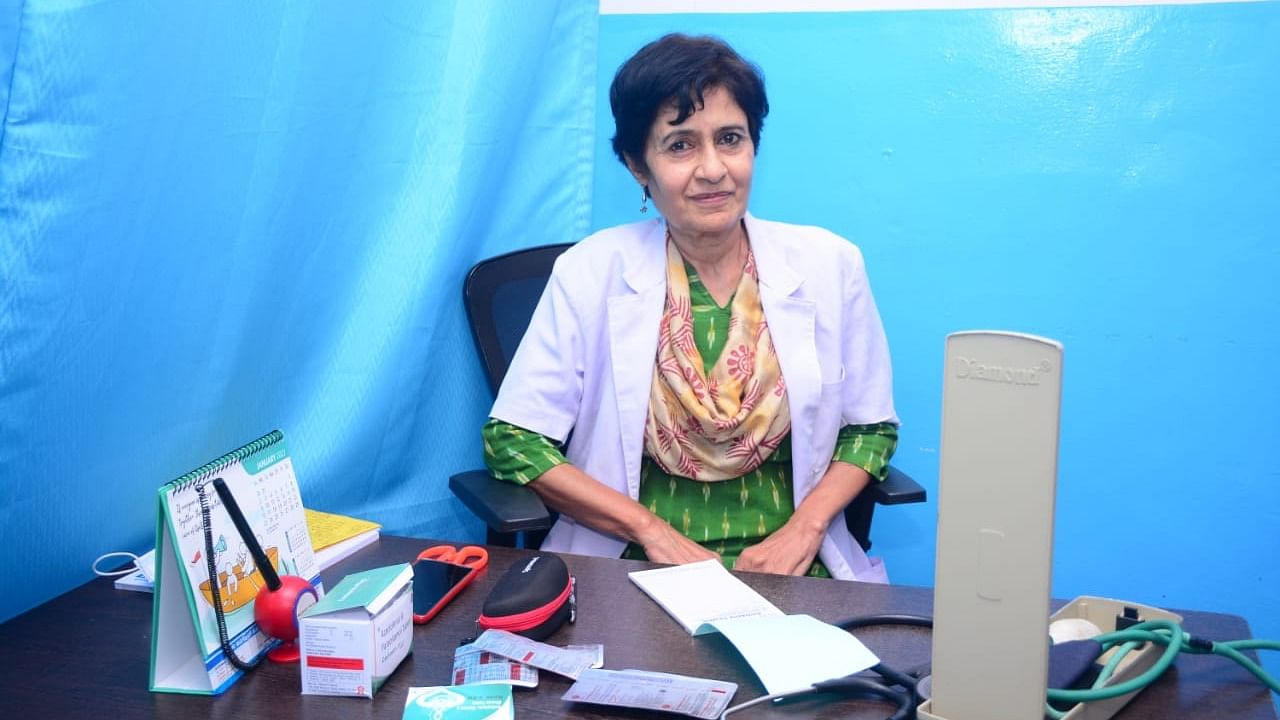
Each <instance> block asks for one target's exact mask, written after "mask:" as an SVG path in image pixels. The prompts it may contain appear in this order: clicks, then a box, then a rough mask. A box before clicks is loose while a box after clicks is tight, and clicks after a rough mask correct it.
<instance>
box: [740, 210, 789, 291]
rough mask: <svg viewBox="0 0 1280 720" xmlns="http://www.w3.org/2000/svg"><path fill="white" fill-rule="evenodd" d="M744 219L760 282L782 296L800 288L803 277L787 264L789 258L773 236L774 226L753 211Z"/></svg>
mask: <svg viewBox="0 0 1280 720" xmlns="http://www.w3.org/2000/svg"><path fill="white" fill-rule="evenodd" d="M744 220H745V221H746V224H747V237H748V238H750V240H751V252H752V253H754V254H755V256H756V272H757V274H758V275H759V276H760V284H761V285H763V286H764V287H766V288H768V289H770V290H772V291H774V292H775V293H777V294H778V295H780V296H787V295H791V294H792V293H794V292H795V291H796V290H797V289H799V287H800V282H801V281H802V280H803V277H802V276H801V275H800V274H799V273H797V272H796V271H794V270H792V269H791V266H790V265H788V264H787V258H786V256H785V255H784V254H783V253H782V248H781V246H780V245H779V244H778V241H777V238H775V237H774V236H773V232H772V231H773V227H772V226H770V225H769V224H768V223H764V222H761V221H760V220H757V219H756V218H755V216H754V215H752V214H751V213H747V214H746V216H745V218H744Z"/></svg>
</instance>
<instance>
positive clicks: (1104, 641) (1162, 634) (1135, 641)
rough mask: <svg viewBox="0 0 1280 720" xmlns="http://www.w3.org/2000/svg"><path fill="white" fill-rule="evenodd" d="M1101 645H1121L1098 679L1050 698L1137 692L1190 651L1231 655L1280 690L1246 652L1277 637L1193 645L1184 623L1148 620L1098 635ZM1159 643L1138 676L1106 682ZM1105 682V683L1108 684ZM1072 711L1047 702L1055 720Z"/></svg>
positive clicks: (1269, 646)
mask: <svg viewBox="0 0 1280 720" xmlns="http://www.w3.org/2000/svg"><path fill="white" fill-rule="evenodd" d="M1094 639H1095V640H1097V641H1098V642H1099V643H1100V644H1101V645H1102V649H1103V652H1106V651H1108V650H1110V649H1112V648H1115V647H1117V646H1119V647H1118V649H1117V650H1116V652H1115V653H1113V654H1112V656H1111V658H1110V659H1108V660H1107V663H1106V664H1105V665H1104V666H1103V668H1102V670H1101V671H1100V672H1099V673H1098V677H1097V679H1096V680H1095V681H1094V683H1093V687H1092V688H1089V689H1087V690H1064V689H1057V688H1054V689H1050V690H1049V691H1048V700H1049V702H1059V703H1072V704H1075V703H1082V702H1092V701H1095V700H1106V699H1108V698H1113V697H1118V696H1120V695H1126V694H1128V693H1131V692H1136V691H1138V690H1141V689H1142V688H1145V687H1146V686H1147V685H1150V684H1151V683H1152V682H1154V681H1155V680H1156V678H1158V677H1160V675H1161V674H1163V673H1164V671H1165V670H1167V669H1169V666H1170V665H1172V664H1173V661H1174V660H1175V659H1176V658H1177V656H1178V653H1180V652H1186V653H1191V654H1196V655H1205V654H1210V653H1212V654H1214V655H1220V656H1222V657H1226V658H1230V659H1231V660H1233V661H1235V662H1236V663H1237V664H1238V665H1240V666H1241V667H1243V668H1244V669H1246V670H1248V671H1249V672H1250V673H1252V674H1253V676H1254V677H1256V678H1257V679H1258V680H1259V681H1261V682H1262V683H1263V684H1264V685H1266V686H1267V687H1268V688H1270V689H1271V690H1272V691H1274V692H1277V693H1280V682H1278V681H1277V680H1276V679H1275V678H1273V677H1271V676H1270V675H1269V674H1267V672H1266V671H1265V670H1263V669H1262V666H1260V665H1259V664H1258V663H1256V662H1254V661H1253V660H1252V659H1250V658H1249V657H1247V656H1246V655H1244V653H1243V652H1241V651H1243V650H1280V642H1277V641H1275V640H1260V639H1252V638H1251V639H1247V640H1228V641H1224V642H1211V643H1209V644H1208V646H1206V645H1204V644H1203V643H1201V644H1199V645H1193V644H1192V643H1191V636H1190V635H1188V634H1187V633H1186V632H1185V631H1184V630H1183V629H1182V626H1181V625H1178V624H1177V623H1175V622H1173V621H1170V620H1163V619H1157V620H1146V621H1144V622H1140V623H1137V624H1135V625H1133V626H1131V627H1129V628H1126V629H1124V630H1117V631H1115V632H1111V633H1105V634H1103V635H1099V636H1098V637H1096V638H1094ZM1147 642H1151V643H1159V644H1161V645H1164V646H1165V650H1164V652H1163V653H1162V654H1161V655H1160V658H1159V659H1158V660H1156V662H1155V664H1153V665H1152V666H1151V667H1150V668H1148V669H1147V670H1146V671H1144V672H1143V673H1141V674H1139V675H1137V676H1136V677H1133V678H1130V679H1129V680H1126V681H1124V682H1121V683H1116V684H1115V685H1109V686H1105V684H1106V683H1107V681H1108V680H1110V679H1111V677H1112V676H1113V675H1114V674H1115V671H1116V669H1117V668H1118V667H1119V666H1120V663H1121V662H1122V660H1123V658H1124V657H1125V656H1126V655H1128V654H1129V653H1130V652H1132V651H1133V650H1135V649H1137V648H1139V647H1141V646H1142V645H1143V644H1144V643H1147ZM1104 686H1105V687H1104ZM1067 712H1068V711H1063V710H1058V709H1057V708H1055V707H1053V706H1052V705H1049V704H1047V703H1046V704H1045V716H1046V717H1049V718H1052V719H1053V720H1061V719H1062V718H1064V717H1066V715H1067Z"/></svg>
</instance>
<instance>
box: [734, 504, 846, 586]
mask: <svg viewBox="0 0 1280 720" xmlns="http://www.w3.org/2000/svg"><path fill="white" fill-rule="evenodd" d="M825 534H826V527H825V526H823V527H817V526H815V525H814V524H812V523H806V522H804V521H803V520H797V519H796V517H795V516H792V518H791V520H788V521H787V523H786V524H785V525H783V526H782V527H780V528H778V529H777V530H775V531H774V533H773V534H772V535H770V536H769V537H767V538H765V539H764V540H762V541H761V542H759V543H757V544H755V545H752V546H751V547H749V548H747V549H745V550H743V551H742V554H741V555H739V556H738V561H737V562H735V563H734V564H733V569H734V570H750V571H751V572H767V573H775V574H777V575H804V574H805V573H806V572H808V571H809V566H810V565H812V564H813V559H814V558H815V557H817V556H818V548H820V547H822V537H823V535H825Z"/></svg>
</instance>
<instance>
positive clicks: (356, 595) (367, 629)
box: [298, 563, 413, 698]
mask: <svg viewBox="0 0 1280 720" xmlns="http://www.w3.org/2000/svg"><path fill="white" fill-rule="evenodd" d="M298 640H299V642H300V645H301V652H302V663H301V664H302V694H303V695H354V696H358V697H367V698H372V697H373V694H374V692H376V691H377V690H378V688H380V687H382V684H383V683H384V682H386V680H387V678H388V677H390V676H391V673H392V672H394V671H395V669H396V667H397V666H399V665H400V661H402V660H404V658H405V656H406V655H408V654H409V652H410V651H411V649H412V647H413V568H412V567H411V566H410V565H409V564H408V563H402V564H400V565H390V566H387V567H382V568H375V569H373V570H366V571H364V572H359V573H354V574H352V575H348V576H346V577H345V578H343V579H342V582H340V583H338V585H337V587H335V588H333V589H332V590H330V591H329V592H328V593H327V594H326V595H325V596H324V598H323V599H321V600H320V602H318V603H316V604H315V605H312V606H311V607H310V608H308V609H307V610H306V612H304V613H302V615H301V617H299V618H298Z"/></svg>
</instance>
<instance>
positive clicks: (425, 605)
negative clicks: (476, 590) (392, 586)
mask: <svg viewBox="0 0 1280 720" xmlns="http://www.w3.org/2000/svg"><path fill="white" fill-rule="evenodd" d="M488 565H489V551H488V550H485V549H484V548H482V547H477V546H475V545H465V546H463V547H460V548H455V547H453V546H450V545H435V546H432V547H429V548H427V549H426V550H423V551H422V552H420V553H418V558H417V560H415V561H414V563H413V621H414V622H415V623H417V624H419V625H421V624H423V623H425V622H427V621H428V620H430V619H431V618H433V617H435V616H436V615H437V614H438V613H439V612H440V611H441V610H442V609H444V606H445V605H448V604H449V601H450V600H453V599H454V598H455V597H457V595H458V593H460V592H462V590H463V588H465V587H466V586H468V585H470V584H471V581H472V580H474V579H475V578H476V576H477V575H479V574H480V573H481V572H482V571H483V570H484V569H485V568H486V567H488Z"/></svg>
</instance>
